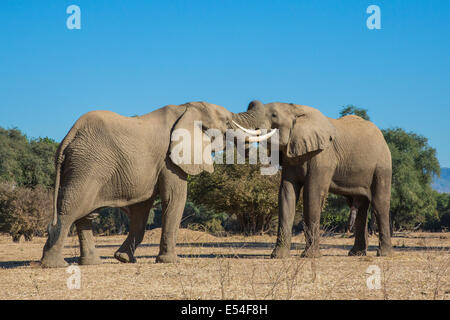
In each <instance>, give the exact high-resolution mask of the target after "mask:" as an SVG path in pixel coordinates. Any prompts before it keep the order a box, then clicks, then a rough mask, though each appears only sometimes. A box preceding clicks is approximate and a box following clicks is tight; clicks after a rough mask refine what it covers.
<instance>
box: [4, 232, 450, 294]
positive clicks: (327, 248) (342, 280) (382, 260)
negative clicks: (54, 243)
mask: <svg viewBox="0 0 450 320" xmlns="http://www.w3.org/2000/svg"><path fill="white" fill-rule="evenodd" d="M159 237H160V230H159V229H155V230H152V231H147V232H146V235H145V239H144V241H143V243H142V245H141V246H140V247H139V248H138V249H137V251H136V256H137V259H138V263H136V264H122V263H119V262H118V261H116V260H115V259H114V258H113V254H114V252H115V250H117V248H118V247H119V245H120V244H121V243H122V241H123V240H124V239H125V236H111V237H97V238H96V243H97V247H98V248H99V252H100V255H101V256H102V259H103V264H102V265H97V266H80V269H81V288H80V289H79V290H78V289H72V290H69V289H68V288H67V279H68V278H69V277H70V274H69V273H66V271H67V270H66V269H64V268H62V269H40V268H36V267H33V266H32V265H33V263H31V266H30V262H33V261H38V260H39V259H40V257H41V252H42V247H43V245H44V243H45V239H44V238H37V239H35V240H33V241H32V242H31V243H27V242H24V241H23V239H22V240H21V242H20V243H13V242H12V241H11V238H10V237H8V236H6V235H0V299H222V298H224V299H445V300H449V299H450V233H408V234H397V235H396V237H394V238H393V244H394V245H395V255H394V256H393V257H376V256H375V255H376V252H375V249H376V246H377V244H378V239H377V237H375V236H373V237H370V246H369V252H368V256H366V257H348V256H347V252H348V250H349V249H350V248H351V245H352V243H353V238H348V237H346V236H345V235H342V234H337V235H332V236H326V235H324V236H322V238H321V252H322V255H323V256H322V257H321V258H318V259H303V258H299V253H300V252H301V250H302V248H303V245H304V238H303V236H302V235H300V236H296V237H295V238H294V239H293V249H292V254H293V256H292V258H290V259H286V260H272V259H269V256H270V253H271V251H272V248H273V243H274V241H275V237H270V236H254V237H243V236H233V237H220V238H219V237H214V236H212V235H210V234H206V233H203V232H199V231H192V230H187V229H180V232H179V237H178V243H179V245H178V247H177V251H178V254H179V255H180V256H181V261H180V263H178V264H155V257H156V254H157V253H158V243H159ZM78 252H79V249H78V239H77V238H76V237H70V238H69V239H68V241H67V243H66V247H65V249H64V255H65V257H66V258H69V259H68V260H69V261H70V262H72V263H76V261H77V259H76V258H75V257H77V256H78ZM371 265H376V266H378V267H379V270H380V272H381V288H380V289H372V290H370V289H369V288H368V286H367V279H368V278H369V277H370V276H371V274H370V273H367V269H368V267H369V266H371Z"/></svg>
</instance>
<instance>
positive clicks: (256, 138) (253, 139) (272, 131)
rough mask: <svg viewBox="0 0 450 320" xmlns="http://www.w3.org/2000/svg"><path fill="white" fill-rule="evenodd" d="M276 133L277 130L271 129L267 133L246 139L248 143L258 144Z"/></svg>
mask: <svg viewBox="0 0 450 320" xmlns="http://www.w3.org/2000/svg"><path fill="white" fill-rule="evenodd" d="M276 132H277V129H272V130H271V131H270V132H269V133H266V134H264V135H262V136H258V137H248V142H260V141H264V140H267V139H269V138H270V137H271V136H273V135H274V134H275V133H276Z"/></svg>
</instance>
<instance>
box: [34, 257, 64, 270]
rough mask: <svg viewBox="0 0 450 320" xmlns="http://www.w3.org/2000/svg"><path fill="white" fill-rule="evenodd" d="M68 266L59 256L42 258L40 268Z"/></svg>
mask: <svg viewBox="0 0 450 320" xmlns="http://www.w3.org/2000/svg"><path fill="white" fill-rule="evenodd" d="M68 266H69V263H67V261H66V260H64V259H63V258H62V257H59V258H42V259H41V267H42V268H66V267H68Z"/></svg>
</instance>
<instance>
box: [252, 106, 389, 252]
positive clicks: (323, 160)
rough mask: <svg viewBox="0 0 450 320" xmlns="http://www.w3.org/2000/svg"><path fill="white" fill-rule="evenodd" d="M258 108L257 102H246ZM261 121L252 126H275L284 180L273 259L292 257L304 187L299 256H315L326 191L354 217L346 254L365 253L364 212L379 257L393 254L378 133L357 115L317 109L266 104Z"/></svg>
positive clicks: (384, 154)
mask: <svg viewBox="0 0 450 320" xmlns="http://www.w3.org/2000/svg"><path fill="white" fill-rule="evenodd" d="M250 106H252V107H258V108H261V107H262V106H263V104H262V103H261V102H259V101H253V102H251V103H250ZM264 110H265V119H264V121H262V122H259V123H253V124H252V128H255V129H256V128H261V129H271V128H278V129H279V136H280V146H279V148H280V159H281V165H282V181H281V185H280V190H279V226H278V237H277V242H276V246H275V249H274V251H273V253H272V257H273V258H284V257H287V256H289V254H290V244H291V235H292V225H293V221H294V214H295V205H296V202H297V201H298V198H299V193H300V189H301V188H302V187H303V211H304V212H303V215H304V223H305V238H306V247H305V250H304V252H303V253H302V256H307V257H318V256H320V252H319V223H320V214H321V211H322V209H323V206H324V203H325V200H326V198H327V195H328V192H332V193H335V194H339V195H343V196H345V197H346V198H347V199H348V201H349V205H350V206H351V208H352V213H353V215H354V229H355V243H354V246H353V248H352V249H351V250H350V252H349V255H365V254H366V251H367V246H368V236H367V233H368V232H367V210H368V207H369V204H371V205H372V208H373V210H374V213H375V217H376V220H377V224H378V228H379V250H378V254H379V255H383V256H384V255H389V254H390V253H391V251H392V246H391V237H390V230H389V205H390V195H391V178H392V167H391V166H392V164H391V154H390V151H389V148H388V146H387V144H386V141H385V140H384V137H383V134H382V133H381V131H380V130H379V129H378V128H377V127H376V126H375V125H374V124H373V123H372V122H370V121H366V120H363V119H362V118H360V117H358V116H353V115H350V116H345V117H342V118H340V119H337V120H336V119H331V118H328V117H325V116H324V115H323V114H322V113H321V112H320V111H319V110H317V109H314V108H311V107H307V106H302V105H295V104H288V103H269V104H266V105H264Z"/></svg>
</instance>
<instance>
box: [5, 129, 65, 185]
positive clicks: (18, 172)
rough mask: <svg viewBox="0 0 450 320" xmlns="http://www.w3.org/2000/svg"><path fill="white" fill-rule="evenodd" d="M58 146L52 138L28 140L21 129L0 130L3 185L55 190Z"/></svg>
mask: <svg viewBox="0 0 450 320" xmlns="http://www.w3.org/2000/svg"><path fill="white" fill-rule="evenodd" d="M57 148H58V143H56V142H55V141H53V140H52V139H49V138H38V139H31V140H28V139H27V137H26V136H25V135H23V134H22V133H21V132H20V131H19V130H18V129H9V130H5V129H3V128H0V182H14V183H16V184H17V185H18V186H27V187H34V186H37V185H44V186H46V187H52V186H53V185H54V182H55V181H54V180H55V165H54V159H55V153H56V150H57Z"/></svg>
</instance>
